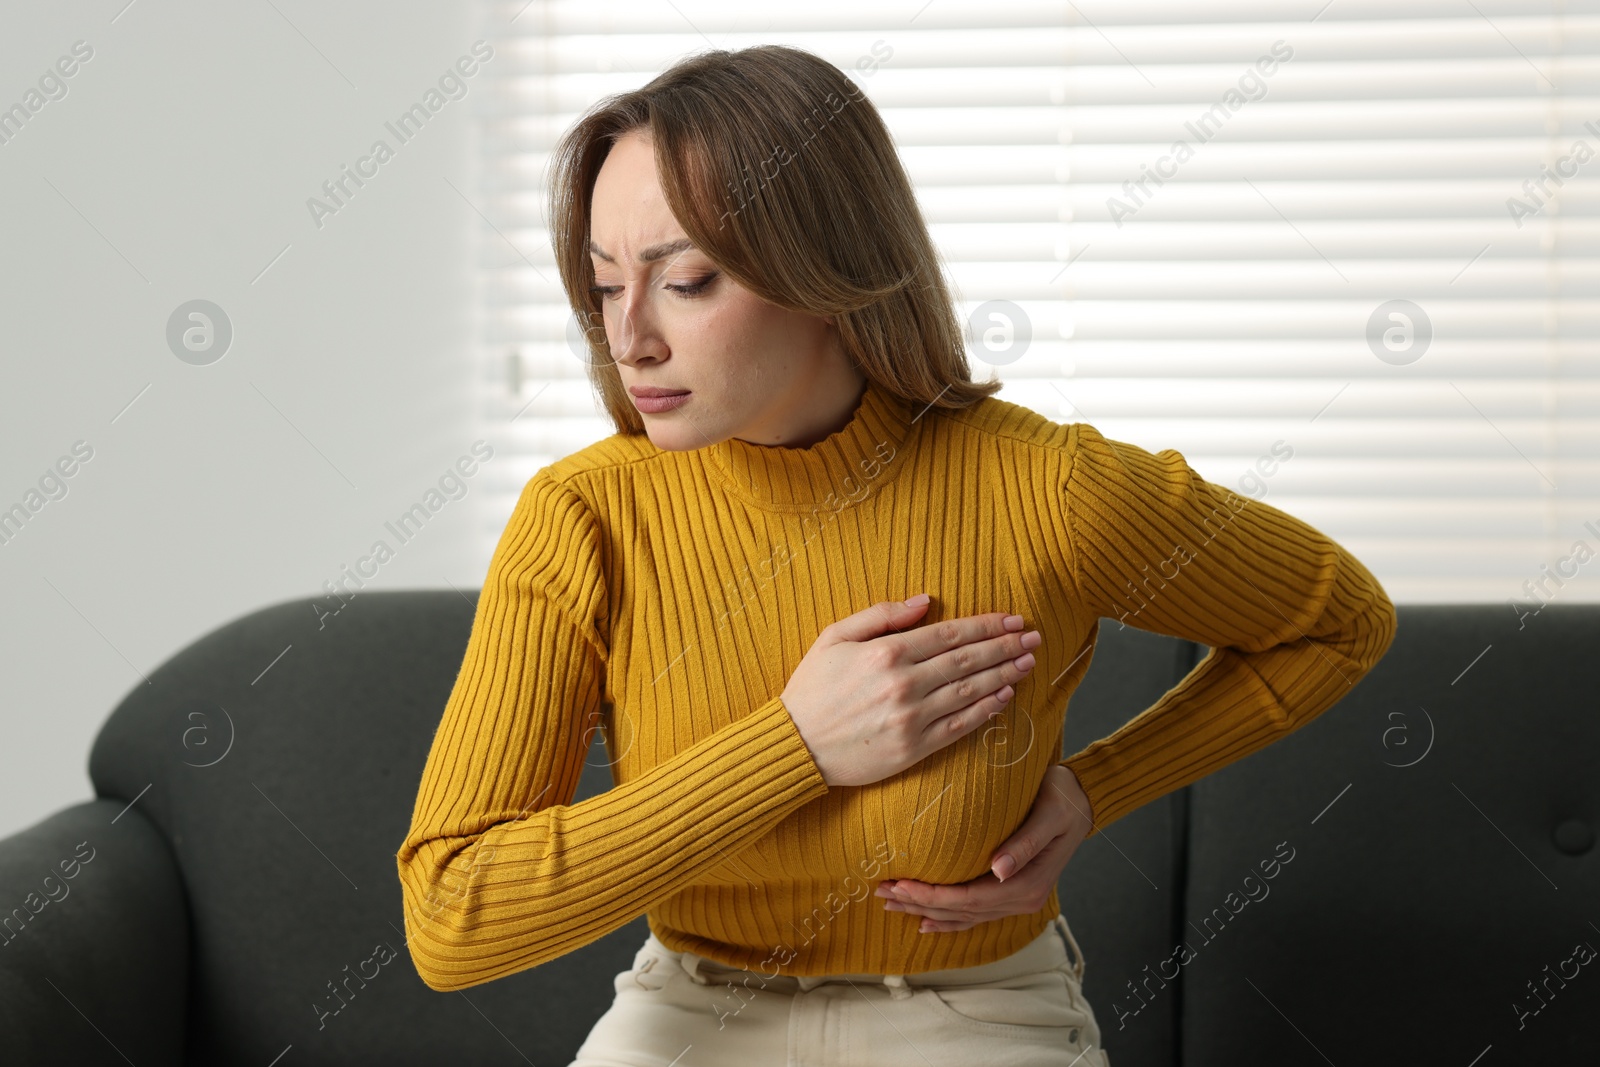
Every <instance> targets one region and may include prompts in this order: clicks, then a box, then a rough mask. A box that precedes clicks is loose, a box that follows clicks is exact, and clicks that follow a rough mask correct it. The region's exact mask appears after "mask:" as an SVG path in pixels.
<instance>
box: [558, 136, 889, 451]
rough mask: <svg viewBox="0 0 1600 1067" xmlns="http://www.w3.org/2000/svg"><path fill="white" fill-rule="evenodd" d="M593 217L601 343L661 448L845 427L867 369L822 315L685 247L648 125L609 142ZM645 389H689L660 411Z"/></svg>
mask: <svg viewBox="0 0 1600 1067" xmlns="http://www.w3.org/2000/svg"><path fill="white" fill-rule="evenodd" d="M590 220H591V221H590V245H589V251H590V262H591V263H592V264H593V265H594V275H595V282H594V284H595V286H596V288H598V289H600V290H601V291H602V292H601V307H602V308H604V312H605V330H606V340H607V342H608V344H609V346H610V350H611V355H612V358H613V359H615V360H616V362H617V370H618V373H619V374H620V375H621V376H622V384H623V386H624V387H625V388H627V389H629V392H630V395H631V396H633V397H634V405H635V407H637V408H638V409H639V411H640V414H641V416H642V417H643V419H644V425H645V431H646V432H647V433H648V434H649V436H650V440H651V441H652V442H653V443H654V444H655V445H656V447H658V448H662V449H672V450H686V449H696V448H704V447H706V446H708V445H712V444H716V443H717V442H719V441H722V440H725V439H727V438H729V437H739V438H741V439H743V440H747V441H751V442H753V443H755V444H763V445H780V444H781V445H789V446H804V445H807V444H811V443H813V442H814V441H816V440H821V439H822V438H823V437H825V436H827V435H828V434H829V433H832V432H833V431H834V430H836V429H837V428H838V426H839V424H840V420H839V417H838V416H839V412H840V411H843V412H845V413H848V411H849V410H850V409H851V408H853V407H854V404H855V401H856V398H857V397H858V396H859V394H860V390H861V388H862V387H864V386H865V383H866V378H865V376H863V375H861V374H860V372H859V371H856V370H855V369H854V368H853V367H851V365H850V363H849V360H848V359H847V358H846V357H845V355H844V353H843V351H842V349H841V348H840V347H839V344H838V336H837V334H836V333H835V332H834V330H833V327H832V325H831V323H830V322H829V321H828V320H827V319H824V318H821V317H818V316H814V315H807V314H803V313H798V312H791V311H786V310H784V309H783V308H780V307H777V306H776V305H773V304H769V303H767V302H766V301H765V300H762V299H761V298H760V297H758V296H756V295H755V294H754V293H752V292H751V291H750V290H748V289H746V288H744V287H743V286H741V285H739V284H738V283H737V282H735V281H734V280H733V279H732V278H729V277H727V276H726V275H725V274H723V273H722V272H721V271H720V270H718V269H717V267H716V266H715V265H714V264H713V263H712V262H711V260H710V259H709V258H707V257H706V255H705V254H704V253H703V252H701V251H700V250H698V249H696V248H695V247H693V245H691V244H689V240H688V238H687V237H686V236H685V234H684V232H683V228H682V227H681V226H679V224H678V221H677V219H676V218H674V216H673V214H672V212H671V210H670V209H669V208H668V207H667V202H666V198H665V197H664V195H663V194H662V192H661V186H660V184H659V182H658V181H657V176H656V166H655V156H654V152H653V147H652V143H651V140H650V138H649V132H648V130H643V129H641V130H633V131H630V132H629V133H626V134H624V135H623V136H621V137H619V138H618V139H617V141H616V144H614V145H613V146H612V149H611V152H610V154H608V155H607V156H606V159H605V162H604V164H603V165H602V166H601V168H600V173H599V174H598V175H597V176H596V179H595V186H594V195H593V199H592V201H591V205H590ZM650 387H657V388H661V389H669V390H673V391H675V392H676V391H687V393H688V396H687V397H686V398H683V399H681V400H680V401H679V402H677V403H675V404H672V405H669V406H666V407H665V408H664V410H659V411H653V410H651V408H652V405H650V404H649V402H648V401H647V400H644V399H642V398H640V397H638V396H637V395H635V394H633V390H635V389H645V388H650ZM841 405H842V406H841Z"/></svg>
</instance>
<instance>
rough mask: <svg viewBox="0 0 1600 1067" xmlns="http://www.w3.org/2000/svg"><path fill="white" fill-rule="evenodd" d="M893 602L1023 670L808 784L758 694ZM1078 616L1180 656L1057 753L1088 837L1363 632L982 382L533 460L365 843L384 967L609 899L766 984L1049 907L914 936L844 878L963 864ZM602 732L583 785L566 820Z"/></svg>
mask: <svg viewBox="0 0 1600 1067" xmlns="http://www.w3.org/2000/svg"><path fill="white" fill-rule="evenodd" d="M683 412H684V414H683V415H681V416H678V417H680V418H688V419H689V420H690V421H691V422H692V420H693V413H694V408H693V406H692V402H691V405H690V406H689V407H686V408H684V409H683ZM668 417H672V416H668ZM924 591H926V592H928V593H929V594H931V595H932V597H933V602H932V603H931V604H930V605H929V607H928V609H927V611H926V613H925V615H924V616H923V619H922V620H921V621H920V622H919V623H918V624H917V625H918V626H926V625H929V624H931V623H934V622H937V621H939V620H942V619H952V618H957V617H961V616H966V615H974V614H979V613H983V612H993V611H1003V612H1014V613H1017V614H1021V615H1023V616H1024V617H1025V619H1026V622H1027V626H1028V627H1029V628H1035V629H1038V630H1040V631H1041V632H1042V634H1043V637H1044V641H1043V644H1042V645H1041V646H1040V647H1039V648H1038V649H1036V650H1035V656H1036V657H1037V659H1038V663H1037V665H1036V666H1035V667H1034V668H1033V671H1032V672H1031V674H1030V675H1029V677H1028V678H1026V679H1025V680H1024V681H1022V682H1021V683H1020V684H1019V685H1018V686H1017V691H1016V696H1015V697H1013V698H1012V700H1011V702H1010V704H1008V705H1007V706H1006V710H1005V712H1004V713H1003V714H1002V716H1001V717H1000V718H998V719H996V720H994V722H993V724H991V725H990V726H989V727H987V728H979V729H977V730H975V731H974V732H972V733H970V734H968V735H966V736H965V737H962V738H961V739H959V740H957V741H956V742H954V743H952V744H950V745H948V746H946V747H945V748H943V749H941V750H939V751H938V752H936V753H934V754H933V755H931V756H929V757H928V758H926V759H924V760H923V761H921V762H920V763H918V764H916V765H914V766H912V767H910V768H908V769H907V770H905V771H903V772H901V773H900V774H897V775H894V776H893V777H890V778H888V779H885V780H883V781H880V782H876V783H874V784H871V785H867V786H835V787H832V788H830V787H829V786H828V785H827V784H826V783H825V782H824V780H823V777H822V774H821V773H820V771H819V770H818V768H817V765H816V763H815V762H814V760H813V759H812V757H811V753H810V751H809V750H808V749H807V747H806V745H805V742H804V740H803V739H802V737H801V735H800V732H799V730H798V729H797V727H796V726H795V724H794V721H793V719H792V718H791V717H790V715H789V712H788V710H787V709H786V708H785V707H784V704H783V702H782V700H780V699H779V694H780V693H781V692H782V691H783V689H784V688H785V686H786V685H787V684H788V679H789V676H790V674H791V673H792V672H793V671H794V669H795V667H796V666H797V665H798V664H799V662H800V660H801V658H802V657H803V656H804V655H805V654H806V652H807V650H808V649H809V648H810V647H811V645H812V643H813V642H814V641H815V640H816V638H817V636H818V634H819V633H820V632H821V631H822V629H823V627H825V626H827V625H829V624H830V623H832V622H834V621H836V620H838V619H841V618H843V617H844V616H846V615H849V614H852V613H854V612H857V611H860V610H862V609H863V608H866V607H869V606H871V605H872V604H875V603H877V602H880V601H886V600H903V599H905V598H907V597H910V596H913V595H915V594H917V593H919V592H924ZM1102 617H1109V618H1112V619H1120V620H1121V621H1122V622H1123V623H1125V624H1126V625H1130V626H1135V627H1138V628H1140V629H1144V630H1151V631H1155V632H1159V633H1165V634H1171V635H1175V636H1178V637H1183V638H1188V639H1190V640H1193V641H1198V642H1202V643H1204V644H1206V645H1208V646H1212V647H1211V652H1210V653H1209V654H1208V655H1207V656H1206V657H1205V659H1204V660H1203V661H1202V662H1201V663H1200V664H1199V665H1198V666H1197V667H1196V668H1195V669H1194V671H1192V672H1191V673H1190V674H1189V676H1188V677H1187V678H1185V679H1184V680H1183V681H1182V682H1181V683H1180V684H1179V685H1177V686H1176V687H1174V688H1173V689H1172V690H1170V691H1169V692H1168V693H1166V694H1165V695H1164V696H1163V697H1162V698H1161V699H1160V700H1159V701H1158V702H1156V703H1155V704H1154V705H1153V706H1151V707H1150V708H1148V709H1144V710H1143V711H1142V713H1141V714H1138V715H1136V716H1134V717H1132V718H1131V719H1130V721H1129V722H1127V724H1126V725H1124V726H1123V727H1122V728H1120V729H1119V730H1117V731H1116V732H1115V733H1113V734H1112V735H1111V736H1109V737H1106V738H1103V739H1101V740H1098V741H1096V742H1094V743H1093V744H1091V745H1089V746H1088V747H1087V748H1085V749H1083V750H1082V751H1081V752H1078V753H1077V754H1075V755H1073V756H1072V757H1071V758H1069V759H1067V760H1065V761H1064V762H1065V763H1066V765H1067V766H1068V767H1070V768H1071V769H1072V770H1073V771H1074V772H1075V773H1076V775H1077V776H1078V779H1079V781H1080V782H1081V783H1082V785H1083V788H1084V791H1085V792H1086V793H1087V795H1088V797H1089V801H1090V804H1091V808H1092V813H1093V818H1094V832H1095V833H1099V832H1101V831H1103V830H1105V828H1106V827H1108V826H1109V825H1111V824H1112V823H1114V822H1115V821H1116V820H1117V819H1119V818H1121V817H1122V816H1124V815H1126V814H1127V813H1128V812H1130V811H1132V810H1134V809H1135V808H1137V807H1139V806H1140V805H1143V804H1147V803H1149V802H1150V801H1152V800H1154V799H1156V798H1157V797H1160V796H1162V795H1164V794H1166V793H1169V792H1171V791H1172V790H1174V789H1177V788H1179V787H1181V786H1183V785H1186V784H1188V783H1190V782H1193V781H1194V780H1196V779H1197V778H1200V777H1202V776H1203V775H1205V774H1208V773H1210V772H1212V771H1214V770H1216V769H1218V768H1219V767H1222V766H1224V765H1226V764H1228V763H1230V762H1232V761H1234V760H1237V759H1240V758H1241V757H1243V756H1246V755H1248V754H1249V753H1251V752H1254V751H1256V750H1257V749H1260V748H1262V747H1263V746H1265V745H1268V744H1270V743H1272V742H1273V741H1276V740H1278V739H1279V738H1281V737H1283V736H1284V735H1286V734H1288V733H1289V732H1290V731H1292V730H1294V729H1296V728H1298V727H1300V726H1303V725H1304V724H1306V723H1307V722H1309V721H1311V720H1312V719H1313V718H1315V717H1316V716H1317V715H1318V714H1320V713H1321V712H1322V711H1324V710H1326V709H1327V708H1328V707H1329V706H1331V705H1332V704H1333V703H1334V702H1335V701H1337V700H1338V699H1339V698H1340V697H1342V696H1344V695H1345V694H1347V693H1348V692H1350V688H1351V686H1353V685H1354V684H1355V683H1356V681H1357V680H1358V679H1359V678H1361V676H1362V675H1363V674H1365V673H1366V672H1367V671H1368V670H1369V669H1370V668H1371V667H1372V665H1373V664H1374V663H1376V662H1377V660H1378V659H1379V657H1380V656H1382V655H1383V653H1384V652H1385V651H1386V650H1387V649H1388V647H1389V644H1390V642H1391V641H1392V640H1393V637H1394V632H1395V612H1394V606H1393V604H1392V603H1391V602H1390V600H1389V598H1388V596H1387V595H1386V594H1385V592H1384V590H1383V588H1382V586H1380V585H1379V583H1378V582H1377V580H1376V579H1375V578H1373V576H1372V574H1371V573H1369V572H1368V571H1367V569H1366V568H1365V567H1363V566H1362V565H1361V564H1360V563H1359V562H1358V561H1356V560H1355V559H1354V558H1352V557H1351V556H1350V555H1349V554H1348V553H1347V552H1345V551H1344V550H1343V549H1342V548H1341V547H1340V546H1339V545H1338V544H1337V543H1335V542H1334V541H1332V540H1330V539H1329V538H1328V537H1326V536H1325V535H1324V534H1322V533H1321V532H1320V531H1318V530H1316V529H1315V528H1313V527H1312V526H1310V525H1308V524H1306V523H1305V522H1302V521H1300V520H1298V519H1296V518H1294V517H1292V516H1290V515H1288V514H1286V513H1284V512H1283V511H1281V510H1278V509H1277V508H1274V507H1272V506H1270V505H1268V504H1265V503H1263V502H1261V501H1254V500H1247V499H1246V498H1243V497H1240V496H1237V495H1235V494H1233V493H1232V492H1230V491H1229V490H1227V489H1226V488H1224V487H1221V486H1218V485H1214V484H1211V483H1208V482H1206V481H1204V480H1202V479H1201V478H1200V477H1199V476H1198V475H1197V474H1196V473H1195V472H1194V471H1193V470H1192V469H1190V468H1189V466H1188V465H1187V463H1186V462H1185V461H1184V458H1183V456H1181V455H1180V454H1179V453H1177V452H1175V451H1173V450H1170V449H1168V450H1164V451H1162V452H1159V453H1150V452H1147V451H1144V450H1142V449H1140V448H1137V447H1135V446H1133V445H1129V444H1125V443H1121V442H1117V441H1112V440H1109V439H1107V438H1105V437H1104V436H1102V435H1101V434H1100V433H1098V432H1097V431H1096V430H1095V429H1094V428H1093V427H1092V426H1090V425H1089V424H1087V423H1073V424H1065V425H1064V424H1060V423H1056V422H1053V421H1051V420H1049V419H1047V418H1045V417H1044V416H1042V415H1040V414H1038V413H1036V412H1034V411H1032V410H1030V409H1028V408H1024V407H1022V406H1020V405H1016V404H1012V403H1008V402H1006V401H1002V400H999V399H997V398H993V397H991V398H988V399H985V400H983V401H981V402H979V403H977V404H975V405H973V406H970V407H968V408H966V409H965V410H962V411H958V412H950V411H946V410H944V409H939V408H927V409H922V408H921V407H920V406H914V405H912V404H910V403H908V402H906V401H903V400H901V399H899V398H897V397H895V396H894V395H892V394H890V393H888V392H886V391H884V390H883V389H882V388H880V387H879V386H877V385H876V384H872V385H869V386H868V388H867V389H866V391H865V392H864V393H863V395H862V398H861V400H860V401H859V403H858V405H857V407H856V409H855V410H854V412H853V413H852V415H851V419H850V422H849V423H848V425H846V426H845V427H844V428H842V429H841V430H839V431H838V432H837V433H835V434H833V435H832V436H830V437H828V438H826V439H825V440H823V441H820V442H818V443H816V444H814V445H812V446H810V447H807V448H784V447H768V446H761V445H755V444H751V443H749V442H745V441H740V440H737V439H729V440H727V441H722V442H719V443H716V444H712V445H708V446H707V447H705V448H701V449H696V450H693V451H680V452H669V451H662V450H661V449H658V448H656V447H655V446H654V445H653V444H651V443H650V440H649V438H648V437H646V436H643V435H614V436H612V437H609V438H606V439H605V440H602V441H599V442H597V443H595V444H593V445H591V446H589V447H587V448H585V449H583V450H581V451H579V452H577V453H574V454H573V455H571V456H568V457H566V458H565V459H562V460H560V461H558V462H556V463H554V464H551V465H550V466H547V467H545V468H543V469H542V470H540V471H539V472H538V473H537V474H535V475H534V476H533V477H532V478H531V479H530V480H529V481H528V482H527V484H526V485H525V486H524V487H523V490H522V493H521V495H520V497H519V498H518V501H517V504H516V507H515V510H514V511H513V513H512V516H511V519H510V521H509V522H508V523H507V525H506V529H505V532H504V534H503V535H502V536H501V539H500V542H499V544H498V546H497V548H496V549H495V553H494V556H493V560H492V562H491V563H490V566H489V573H488V576H487V578H486V580H485V582H484V585H483V591H482V594H481V596H480V598H479V600H478V605H477V613H476V616H475V618H474V621H473V627H472V633H471V637H470V639H469V642H468V645H467V651H466V656H465V659H464V661H463V663H462V666H461V669H460V672H459V674H458V675H457V678H456V681H455V686H454V688H453V690H452V692H451V695H450V699H449V702H448V703H447V704H446V706H445V708H444V712H443V717H442V720H441V722H440V724H439V728H438V731H437V733H436V735H435V736H434V739H433V745H432V749H431V750H430V752H429V755H428V760H427V764H426V766H425V768H424V770H423V774H422V780H421V784H420V788H419V790H418V794H417V800H416V807H415V809H414V813H413V817H412V821H411V828H410V830H409V832H408V833H407V835H406V838H405V841H404V843H403V844H402V845H401V847H400V849H399V852H398V853H397V855H396V862H397V865H398V870H399V875H400V881H401V885H402V888H403V894H404V903H405V926H406V934H407V945H408V946H409V948H410V951H411V958H412V960H413V962H414V963H415V965H416V967H417V970H418V972H419V973H420V974H421V976H422V978H423V980H424V981H425V982H426V983H427V984H428V985H429V986H430V987H432V988H434V989H440V990H452V989H463V988H467V987H470V986H473V985H476V984H479V983H482V982H486V981H489V980H491V979H494V978H499V977H502V976H504V975H508V974H512V973H515V972H517V971H520V970H523V969H525V968H528V967H535V966H538V965H539V964H541V963H545V962H546V961H549V960H552V959H555V958H557V957H559V956H561V955H563V954H565V953H568V952H571V951H573V950H574V949H577V948H579V947H581V946H582V945H585V944H587V943H589V942H591V941H594V940H595V939H597V938H599V937H601V936H603V935H605V934H607V933H609V932H610V931H612V930H615V929H616V928H618V927H620V926H622V925H624V924H626V923H628V922H630V921H631V920H633V919H635V918H637V917H638V916H639V915H641V914H648V916H649V924H650V928H651V930H652V931H654V932H655V934H656V936H657V937H658V938H660V939H661V940H662V941H663V942H664V943H665V944H666V945H667V946H668V947H670V948H673V949H676V950H689V951H693V952H696V953H699V954H701V955H703V956H706V957H709V958H711V959H714V960H718V961H720V962H723V963H726V964H730V965H732V966H736V967H746V968H749V969H750V970H752V971H753V972H759V973H765V974H768V975H771V974H775V973H779V972H781V973H784V974H799V975H818V974H831V973H839V972H845V973H871V974H885V973H895V974H915V973H918V972H921V971H927V970H937V969H942V968H949V967H966V966H975V965H978V964H984V963H989V962H992V961H994V960H997V959H1000V958H1002V957H1004V956H1007V955H1009V954H1011V953H1012V952H1015V951H1017V950H1018V949H1020V948H1021V947H1022V946H1024V945H1025V944H1027V943H1028V942H1029V941H1030V940H1032V939H1033V938H1034V937H1036V936H1037V935H1038V934H1040V933H1041V932H1042V931H1043V930H1044V928H1045V926H1046V924H1047V923H1048V922H1049V921H1050V920H1051V919H1052V918H1054V917H1055V916H1056V915H1057V914H1058V913H1059V901H1058V900H1057V897H1056V895H1055V894H1054V893H1052V894H1051V897H1050V900H1049V902H1048V904H1047V906H1046V907H1044V908H1043V909H1041V910H1040V911H1038V912H1036V913H1034V914H1031V915H1019V916H1011V917H1008V918H1004V919H999V920H994V921H989V922H983V923H979V924H978V925H977V926H974V927H973V928H971V929H968V930H962V931H958V932H948V933H928V934H921V933H919V932H918V929H917V927H918V924H919V922H920V921H921V920H920V917H919V916H917V915H914V914H910V913H905V912H889V911H885V910H883V907H882V901H881V899H880V898H878V897H876V896H874V895H873V890H874V889H875V888H876V886H877V884H878V883H879V882H881V881H883V880H885V879H890V878H916V879H920V880H923V881H927V882H933V883H957V882H964V881H968V880H970V879H973V878H977V877H979V876H981V875H983V874H985V873H986V872H987V871H988V869H989V861H990V858H991V856H992V854H993V852H994V850H995V849H996V848H997V847H998V846H999V845H1000V844H1001V843H1003V842H1004V841H1005V840H1006V838H1007V837H1009V836H1010V835H1011V834H1012V833H1013V832H1014V831H1015V830H1016V829H1017V827H1018V826H1020V825H1021V823H1022V821H1023V820H1024V818H1026V816H1027V814H1028V811H1029V808H1030V807H1031V806H1032V805H1033V803H1034V801H1035V799H1036V797H1037V796H1038V794H1039V790H1040V786H1041V783H1042V782H1043V780H1044V776H1045V773H1046V772H1047V771H1048V770H1049V768H1050V767H1051V766H1052V765H1054V764H1056V763H1058V762H1063V761H1062V760H1061V738H1062V723H1063V719H1064V715H1065V712H1066V709H1067V706H1068V698H1069V697H1070V696H1071V694H1072V692H1073V690H1074V689H1075V688H1076V686H1077V685H1078V683H1079V681H1080V680H1081V679H1082V678H1083V676H1084V674H1085V673H1086V672H1087V671H1088V669H1089V664H1090V661H1091V660H1092V658H1093V651H1092V648H1093V643H1094V641H1095V638H1096V636H1097V633H1098V626H1099V620H1100V619H1101V618H1102ZM909 632H913V633H914V632H915V631H914V630H912V631H909ZM1136 710H1138V709H1129V711H1130V714H1131V713H1132V712H1134V711H1136ZM602 726H603V729H604V737H605V741H606V750H607V752H608V758H609V762H610V763H611V765H612V766H611V773H612V775H613V777H614V782H615V785H614V787H613V788H612V789H610V790H609V791H608V792H605V793H603V794H601V795H599V796H595V797H592V798H590V799H588V800H585V801H583V802H582V803H579V804H574V803H572V799H573V796H574V794H575V792H576V789H577V785H578V779H579V776H580V774H581V772H582V770H583V766H584V760H585V756H586V753H587V752H588V749H589V741H590V739H591V737H592V736H593V732H594V730H595V729H597V728H601V727H602ZM1070 869H1071V868H1070V866H1069V868H1068V871H1069V872H1070ZM1090 921H1091V922H1092V921H1093V919H1092V916H1091V917H1090Z"/></svg>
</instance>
